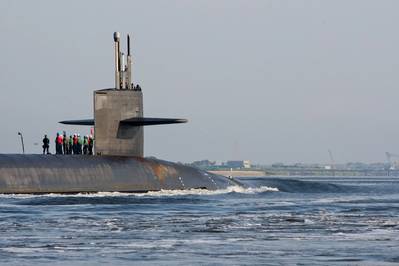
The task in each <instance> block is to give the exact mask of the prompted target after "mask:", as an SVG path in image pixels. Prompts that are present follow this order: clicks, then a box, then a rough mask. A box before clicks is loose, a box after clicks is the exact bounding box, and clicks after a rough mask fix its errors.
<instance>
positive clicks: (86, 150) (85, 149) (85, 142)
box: [83, 136, 89, 155]
mask: <svg viewBox="0 0 399 266" xmlns="http://www.w3.org/2000/svg"><path fill="white" fill-rule="evenodd" d="M88 138H89V137H88V136H84V138H83V154H84V155H87V154H88V153H89V140H88Z"/></svg>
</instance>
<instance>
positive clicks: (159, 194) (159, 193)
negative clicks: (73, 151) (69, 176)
mask: <svg viewBox="0 0 399 266" xmlns="http://www.w3.org/2000/svg"><path fill="white" fill-rule="evenodd" d="M278 191H279V190H278V188H274V187H268V186H261V187H253V188H245V187H241V186H230V187H227V188H225V189H217V190H207V189H186V190H160V191H150V192H147V193H121V192H97V193H89V194H87V193H78V194H68V195H66V194H55V193H50V194H44V195H33V194H0V198H15V199H26V198H37V197H87V198H90V197H126V196H131V197H148V196H155V197H164V196H185V195H219V194H227V193H233V192H235V193H241V194H256V193H263V192H278Z"/></svg>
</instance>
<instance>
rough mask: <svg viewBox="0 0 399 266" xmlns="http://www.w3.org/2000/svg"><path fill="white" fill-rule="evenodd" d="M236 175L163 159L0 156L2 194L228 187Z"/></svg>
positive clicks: (233, 183)
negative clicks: (231, 175)
mask: <svg viewBox="0 0 399 266" xmlns="http://www.w3.org/2000/svg"><path fill="white" fill-rule="evenodd" d="M232 185H241V184H240V183H238V182H237V181H235V180H233V179H229V178H226V177H223V176H219V175H214V174H211V173H208V172H205V171H201V170H199V169H196V168H192V167H188V166H184V165H180V164H175V163H171V162H167V161H161V160H158V159H150V158H139V157H115V156H78V155H76V156H75V155H71V156H67V155H20V154H0V193H13V194H18V193H79V192H100V191H107V192H145V191H158V190H162V189H167V190H176V189H177V190H179V189H192V188H203V189H209V190H215V189H223V188H226V187H228V186H232Z"/></svg>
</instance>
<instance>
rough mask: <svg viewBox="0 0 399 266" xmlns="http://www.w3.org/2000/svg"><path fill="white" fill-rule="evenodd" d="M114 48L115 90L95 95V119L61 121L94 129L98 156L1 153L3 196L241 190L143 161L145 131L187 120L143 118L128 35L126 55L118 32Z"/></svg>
mask: <svg viewBox="0 0 399 266" xmlns="http://www.w3.org/2000/svg"><path fill="white" fill-rule="evenodd" d="M114 46H115V47H114V50H115V88H108V89H101V90H97V91H94V95H93V97H94V118H93V119H81V120H67V121H61V122H60V123H62V124H66V125H86V126H93V127H94V137H95V141H94V151H95V156H83V155H39V154H27V155H25V154H0V193H12V194H18V193H29V194H43V193H90V192H147V191H158V190H182V189H209V190H216V189H224V188H226V187H228V186H236V185H242V184H241V183H240V182H238V181H236V180H234V179H232V178H227V177H224V176H221V175H217V174H212V173H209V172H206V171H202V170H199V169H197V168H193V167H189V166H184V165H181V164H176V163H172V162H167V161H163V160H159V159H154V158H144V129H143V127H144V126H150V125H163V124H176V123H186V122H187V120H186V119H177V118H148V117H144V116H143V93H142V90H141V87H140V86H139V85H135V84H134V83H133V80H132V74H131V73H132V72H131V68H132V62H133V58H132V55H131V53H130V36H129V35H128V36H127V55H126V56H125V54H124V53H122V52H121V49H120V34H119V33H118V32H115V33H114Z"/></svg>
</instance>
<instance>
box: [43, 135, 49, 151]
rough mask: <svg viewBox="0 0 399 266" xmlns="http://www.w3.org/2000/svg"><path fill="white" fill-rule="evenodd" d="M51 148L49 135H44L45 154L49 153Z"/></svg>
mask: <svg viewBox="0 0 399 266" xmlns="http://www.w3.org/2000/svg"><path fill="white" fill-rule="evenodd" d="M49 148H50V140H49V138H48V137H47V135H44V138H43V154H49Z"/></svg>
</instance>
